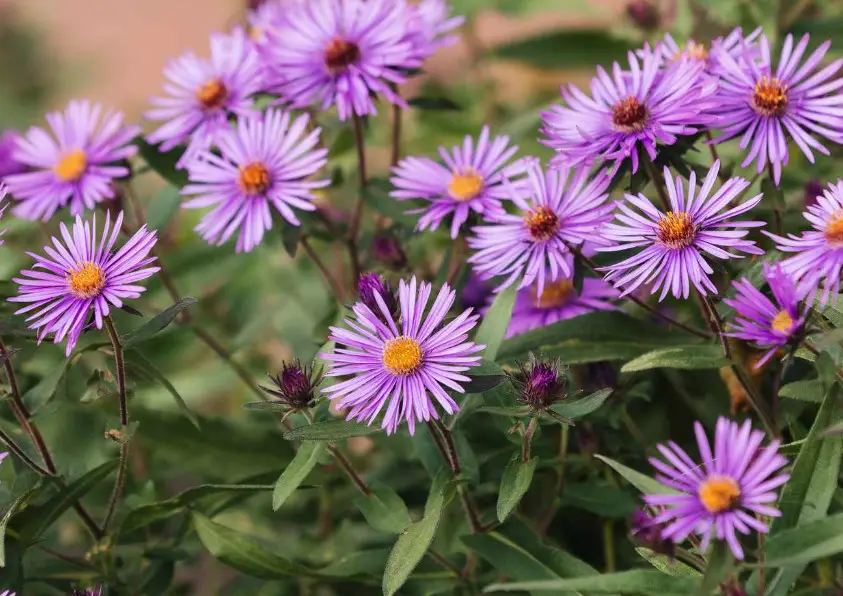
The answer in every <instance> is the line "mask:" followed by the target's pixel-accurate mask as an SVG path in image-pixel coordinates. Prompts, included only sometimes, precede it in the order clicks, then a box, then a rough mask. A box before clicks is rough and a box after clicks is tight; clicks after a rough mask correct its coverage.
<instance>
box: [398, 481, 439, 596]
mask: <svg viewBox="0 0 843 596" xmlns="http://www.w3.org/2000/svg"><path fill="white" fill-rule="evenodd" d="M452 496H453V489H452V487H451V486H450V485H445V484H444V482H443V481H442V480H441V477H438V478H437V479H434V482H433V486H432V487H431V489H430V494H429V495H428V497H427V504H425V507H424V517H423V518H422V519H421V520H419V521H417V522H416V523H414V524H412V525H410V526H409V527H408V528H407V529H405V530H404V532H403V533H402V534H401V536H399V537H398V540H397V541H396V542H395V546H393V547H392V551H391V552H390V553H389V559H387V561H386V569H385V570H384V573H383V593H384V596H392V595H393V594H395V593H396V592H398V590H399V589H400V588H401V586H403V585H404V583H405V582H406V581H407V579H409V577H410V574H411V573H412V572H413V569H415V568H416V565H418V564H419V561H421V559H422V557H423V556H424V553H426V552H427V549H428V547H429V546H430V543H431V542H433V537H434V535H435V534H436V528H437V527H438V526H439V519H440V518H441V517H442V510H443V509H444V508H445V505H446V504H447V502H448V501H450V500H451V497H452Z"/></svg>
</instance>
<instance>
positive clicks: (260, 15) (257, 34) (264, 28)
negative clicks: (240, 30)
mask: <svg viewBox="0 0 843 596" xmlns="http://www.w3.org/2000/svg"><path fill="white" fill-rule="evenodd" d="M296 1H297V0H287V1H286V2H283V3H282V2H280V1H279V0H267V1H265V2H260V3H259V4H257V6H254V7H249V10H248V12H247V13H246V32H247V33H248V35H249V39H250V40H251V41H252V43H253V44H254V45H255V47H260V46H262V45H264V44H265V43H266V42H267V39H268V31H269V30H270V29H275V28H277V27H278V26H280V24H281V23H282V22H283V19H284V18H285V16H286V14H287V13H288V12H289V10H290V3H292V2H296Z"/></svg>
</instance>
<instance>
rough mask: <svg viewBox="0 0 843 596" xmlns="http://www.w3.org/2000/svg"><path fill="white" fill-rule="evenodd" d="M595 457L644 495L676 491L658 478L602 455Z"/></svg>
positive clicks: (667, 493)
mask: <svg viewBox="0 0 843 596" xmlns="http://www.w3.org/2000/svg"><path fill="white" fill-rule="evenodd" d="M594 457H596V458H597V459H599V460H600V461H602V462H603V463H604V464H606V465H608V466H609V467H610V468H612V469H613V470H614V471H615V472H617V473H618V474H620V475H621V476H623V477H624V479H626V481H627V482H629V483H630V484H631V485H632V486H634V487H635V488H637V489H638V490H640V491H641V492H642V493H644V494H645V495H669V494H675V493H676V491H675V490H673V489H672V488H670V487H667V486H665V485H664V484H662V483H661V482H659V481H658V480H656V479H654V478H650V477H649V476H647V475H645V474H642V473H641V472H636V471H635V470H633V469H632V468H627V467H626V466H625V465H623V464H621V463H618V462H616V461H615V460H613V459H610V458H608V457H606V456H604V455H595V456H594Z"/></svg>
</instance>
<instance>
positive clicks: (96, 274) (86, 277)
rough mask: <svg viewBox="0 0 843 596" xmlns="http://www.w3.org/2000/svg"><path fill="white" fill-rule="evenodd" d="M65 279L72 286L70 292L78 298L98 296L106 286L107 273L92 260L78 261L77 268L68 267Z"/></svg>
mask: <svg viewBox="0 0 843 596" xmlns="http://www.w3.org/2000/svg"><path fill="white" fill-rule="evenodd" d="M65 279H66V280H67V283H68V285H69V286H70V292H71V293H72V294H73V295H74V296H76V297H77V298H93V297H94V296H98V295H99V293H100V291H102V289H103V287H104V286H105V274H104V273H103V271H102V269H100V267H99V265H94V264H93V263H91V262H90V261H87V262H85V263H78V264H77V265H76V269H68V271H67V276H66V277H65Z"/></svg>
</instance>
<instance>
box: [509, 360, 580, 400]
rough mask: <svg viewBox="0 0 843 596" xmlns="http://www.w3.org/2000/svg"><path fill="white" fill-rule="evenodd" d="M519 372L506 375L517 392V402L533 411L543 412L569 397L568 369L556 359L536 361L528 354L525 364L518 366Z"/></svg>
mask: <svg viewBox="0 0 843 596" xmlns="http://www.w3.org/2000/svg"><path fill="white" fill-rule="evenodd" d="M518 369H519V372H518V373H516V374H511V373H510V374H508V375H507V376H508V377H509V380H510V381H512V384H513V385H514V386H515V388H516V389H517V390H518V397H517V399H518V401H519V402H521V403H522V404H524V405H526V406H530V407H531V408H533V409H534V410H545V409H547V408H549V407H551V406H552V405H553V404H555V403H556V402H558V401H561V400H563V399H566V398H567V397H568V396H569V391H570V388H569V386H568V367H566V366H563V365H562V364H561V363H560V361H559V360H558V359H553V360H538V359H537V358H536V357H535V356H533V355H532V354H530V361H529V362H528V363H527V364H523V363H520V364H519V365H518Z"/></svg>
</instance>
